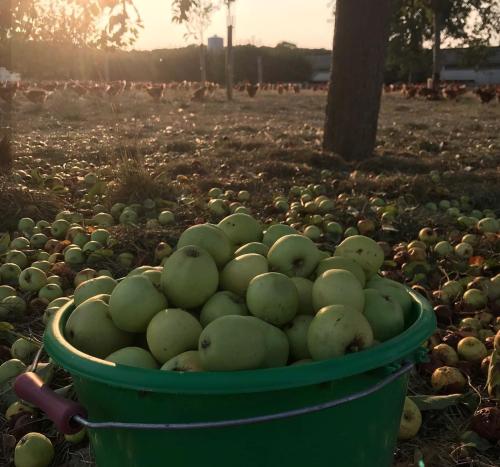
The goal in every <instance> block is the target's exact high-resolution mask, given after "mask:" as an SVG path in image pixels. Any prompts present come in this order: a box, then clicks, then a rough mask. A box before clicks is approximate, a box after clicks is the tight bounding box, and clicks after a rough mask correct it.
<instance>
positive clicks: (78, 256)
mask: <svg viewBox="0 0 500 467" xmlns="http://www.w3.org/2000/svg"><path fill="white" fill-rule="evenodd" d="M64 261H65V262H66V263H68V264H70V265H77V264H82V263H84V262H85V255H84V254H83V251H82V249H81V248H80V247H78V246H75V247H72V248H68V249H67V250H66V251H65V253H64Z"/></svg>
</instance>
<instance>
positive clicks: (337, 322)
mask: <svg viewBox="0 0 500 467" xmlns="http://www.w3.org/2000/svg"><path fill="white" fill-rule="evenodd" d="M371 345H373V331H372V328H371V327H370V323H369V322H368V320H367V319H366V318H365V316H364V315H363V314H362V313H358V312H357V311H355V310H352V309H351V310H350V309H348V308H347V307H346V306H344V305H332V306H327V307H325V308H322V309H321V310H320V311H319V312H318V313H317V315H316V316H315V317H314V318H313V320H312V322H311V324H310V326H309V331H308V333H307V347H308V349H309V352H310V353H311V356H312V358H313V360H327V359H330V358H336V357H341V356H342V355H345V354H346V353H351V352H358V351H360V350H364V349H366V348H368V347H370V346H371Z"/></svg>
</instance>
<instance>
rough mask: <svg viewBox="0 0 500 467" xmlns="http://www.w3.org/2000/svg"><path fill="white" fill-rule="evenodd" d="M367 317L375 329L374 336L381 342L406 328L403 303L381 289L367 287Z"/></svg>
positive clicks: (365, 313)
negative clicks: (384, 293) (385, 294)
mask: <svg viewBox="0 0 500 467" xmlns="http://www.w3.org/2000/svg"><path fill="white" fill-rule="evenodd" d="M364 293H365V309H364V311H363V313H364V315H365V317H366V319H367V320H368V322H369V323H370V326H371V327H372V330H373V337H374V338H375V339H376V340H377V341H379V342H385V341H386V340H388V339H391V338H393V337H395V336H397V335H398V334H401V333H402V332H403V331H404V328H405V318H404V313H403V309H402V308H401V305H400V304H399V303H398V302H397V301H396V300H394V298H393V297H391V296H384V295H383V294H382V293H381V292H380V291H379V290H376V289H365V291H364Z"/></svg>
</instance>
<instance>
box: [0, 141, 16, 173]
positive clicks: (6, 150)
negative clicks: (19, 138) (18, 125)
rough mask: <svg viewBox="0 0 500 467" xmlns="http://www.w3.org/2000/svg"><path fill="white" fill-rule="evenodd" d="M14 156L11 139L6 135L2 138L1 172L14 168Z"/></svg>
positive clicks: (0, 146) (0, 150) (0, 143)
mask: <svg viewBox="0 0 500 467" xmlns="http://www.w3.org/2000/svg"><path fill="white" fill-rule="evenodd" d="M12 162H13V156H12V147H11V145H10V139H9V137H8V136H4V137H3V138H2V139H1V140H0V174H1V173H5V172H8V171H10V169H11V168H12Z"/></svg>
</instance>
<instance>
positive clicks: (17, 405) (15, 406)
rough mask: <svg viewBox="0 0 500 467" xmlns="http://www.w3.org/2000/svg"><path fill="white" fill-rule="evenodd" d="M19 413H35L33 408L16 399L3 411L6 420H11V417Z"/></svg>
mask: <svg viewBox="0 0 500 467" xmlns="http://www.w3.org/2000/svg"><path fill="white" fill-rule="evenodd" d="M21 413H29V414H35V409H34V408H33V407H31V406H29V405H26V404H24V403H22V402H20V401H16V402H13V403H12V404H10V405H9V407H8V408H7V410H6V411H5V418H6V419H7V420H12V418H13V417H15V416H16V415H18V414H21Z"/></svg>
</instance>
